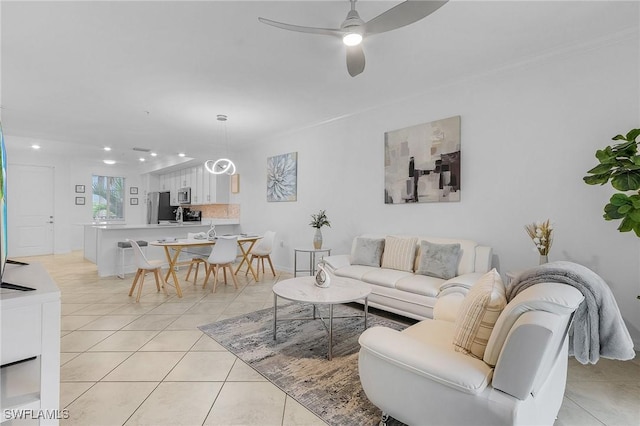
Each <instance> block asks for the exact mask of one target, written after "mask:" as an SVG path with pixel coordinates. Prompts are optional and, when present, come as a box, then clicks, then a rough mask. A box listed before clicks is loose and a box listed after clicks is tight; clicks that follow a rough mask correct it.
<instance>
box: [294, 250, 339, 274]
mask: <svg viewBox="0 0 640 426" xmlns="http://www.w3.org/2000/svg"><path fill="white" fill-rule="evenodd" d="M298 253H307V254H308V255H309V269H298ZM318 253H326V255H327V256H331V249H330V248H320V249H316V248H294V249H293V276H294V277H297V276H298V272H308V273H309V275H314V274H315V273H316V258H317V255H318ZM323 257H324V254H323V255H322V256H320V259H322V258H323Z"/></svg>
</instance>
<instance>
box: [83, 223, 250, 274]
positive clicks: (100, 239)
mask: <svg viewBox="0 0 640 426" xmlns="http://www.w3.org/2000/svg"><path fill="white" fill-rule="evenodd" d="M211 223H213V224H214V225H215V226H216V232H217V233H218V234H219V235H220V234H237V233H239V232H240V229H239V228H240V226H239V224H240V221H239V219H205V220H203V221H202V222H183V223H182V224H178V223H170V224H162V225H160V224H138V225H134V224H132V225H127V224H109V225H106V224H86V225H85V226H84V257H85V259H87V260H89V261H91V262H94V263H95V264H97V265H98V276H100V277H108V276H113V275H117V274H118V273H119V271H120V269H121V265H120V264H121V261H122V260H121V256H120V251H119V249H118V242H121V241H126V240H127V239H132V240H137V241H138V240H144V241H156V240H158V239H160V238H187V233H189V232H191V233H195V232H207V231H208V230H209V229H210V228H211ZM146 251H147V252H146V256H147V258H148V259H149V260H152V259H153V260H162V261H163V262H166V256H165V255H164V251H163V250H162V248H160V247H153V246H149V247H147V249H146ZM167 266H168V265H167ZM124 271H125V273H132V272H135V271H136V265H135V262H134V260H133V253H131V251H130V250H128V251H127V254H126V256H125V263H124Z"/></svg>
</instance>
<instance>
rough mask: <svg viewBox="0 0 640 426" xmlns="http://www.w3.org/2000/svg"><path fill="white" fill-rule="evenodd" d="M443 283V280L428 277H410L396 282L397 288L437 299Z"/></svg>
mask: <svg viewBox="0 0 640 426" xmlns="http://www.w3.org/2000/svg"><path fill="white" fill-rule="evenodd" d="M443 282H444V280H443V279H440V278H435V277H429V276H426V275H410V276H408V277H405V278H402V279H401V280H399V281H398V282H396V288H397V289H398V290H403V291H408V292H409V293H413V294H421V295H423V296H431V297H436V296H437V295H438V293H439V292H440V286H441V285H442V283H443Z"/></svg>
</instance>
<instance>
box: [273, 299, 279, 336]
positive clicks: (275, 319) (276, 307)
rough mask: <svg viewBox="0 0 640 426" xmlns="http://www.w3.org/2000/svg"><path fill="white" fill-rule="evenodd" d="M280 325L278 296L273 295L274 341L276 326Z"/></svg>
mask: <svg viewBox="0 0 640 426" xmlns="http://www.w3.org/2000/svg"><path fill="white" fill-rule="evenodd" d="M277 323H278V295H277V294H275V293H273V340H276V324H277Z"/></svg>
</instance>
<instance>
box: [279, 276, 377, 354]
mask: <svg viewBox="0 0 640 426" xmlns="http://www.w3.org/2000/svg"><path fill="white" fill-rule="evenodd" d="M369 294H371V287H370V286H368V285H367V284H364V283H362V282H360V281H355V280H350V279H348V278H339V277H335V276H333V277H331V286H330V287H327V288H322V287H318V286H317V285H315V277H297V278H291V279H288V280H284V281H280V282H278V283H276V284H275V285H274V286H273V340H276V328H277V323H278V297H281V298H283V299H286V300H291V301H293V302H300V303H310V304H313V318H286V320H301V319H314V320H315V319H320V320H321V321H322V322H323V324H325V327H326V328H327V331H328V333H329V356H328V358H329V361H331V359H332V358H333V318H334V316H333V305H335V304H338V303H349V302H355V301H358V300H363V301H364V328H365V330H366V328H367V315H368V312H369V303H368V298H369ZM316 305H329V321H328V322H326V323H325V321H324V319H323V318H322V317H321V316H319V317H317V318H316ZM336 318H347V317H336ZM284 320H285V319H280V321H284Z"/></svg>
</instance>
